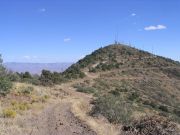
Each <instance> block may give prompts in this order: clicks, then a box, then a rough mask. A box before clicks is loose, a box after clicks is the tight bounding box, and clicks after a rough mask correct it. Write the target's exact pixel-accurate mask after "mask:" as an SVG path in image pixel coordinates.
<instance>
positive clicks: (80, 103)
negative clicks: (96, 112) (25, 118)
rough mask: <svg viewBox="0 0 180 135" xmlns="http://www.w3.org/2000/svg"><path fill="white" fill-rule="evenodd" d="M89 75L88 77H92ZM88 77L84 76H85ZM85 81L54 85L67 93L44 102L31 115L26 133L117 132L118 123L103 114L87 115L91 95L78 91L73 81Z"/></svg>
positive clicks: (105, 134)
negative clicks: (106, 118)
mask: <svg viewBox="0 0 180 135" xmlns="http://www.w3.org/2000/svg"><path fill="white" fill-rule="evenodd" d="M94 78H95V77H94V76H92V75H91V76H90V77H89V79H94ZM86 79H87V78H86ZM82 81H84V80H83V79H82V80H81V79H79V80H76V81H73V82H69V83H65V84H62V85H58V86H55V88H56V90H57V91H60V92H61V93H63V92H64V93H66V94H65V95H66V96H64V97H63V98H59V99H56V100H55V103H52V104H51V105H49V106H47V107H46V108H45V109H44V110H43V112H42V113H41V114H39V115H38V116H37V117H34V118H33V119H31V122H30V123H31V124H30V125H31V126H30V127H31V128H32V127H33V128H32V129H30V132H29V134H28V135H117V134H118V130H117V127H115V126H114V125H112V124H110V123H109V122H107V120H105V119H103V118H94V117H91V116H89V115H88V113H89V111H90V110H91V108H92V105H91V104H90V102H91V100H92V98H93V97H92V96H91V95H88V94H85V93H80V92H77V91H76V90H75V89H74V88H73V87H72V85H73V84H75V83H79V82H82Z"/></svg>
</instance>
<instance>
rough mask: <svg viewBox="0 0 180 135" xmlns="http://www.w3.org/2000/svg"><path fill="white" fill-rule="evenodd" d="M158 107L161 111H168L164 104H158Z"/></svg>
mask: <svg viewBox="0 0 180 135" xmlns="http://www.w3.org/2000/svg"><path fill="white" fill-rule="evenodd" d="M159 109H160V110H161V111H163V112H169V110H168V108H167V106H164V105H160V106H159Z"/></svg>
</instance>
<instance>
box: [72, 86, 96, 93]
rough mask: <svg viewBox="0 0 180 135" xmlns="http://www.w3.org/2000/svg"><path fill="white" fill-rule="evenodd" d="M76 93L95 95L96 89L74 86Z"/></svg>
mask: <svg viewBox="0 0 180 135" xmlns="http://www.w3.org/2000/svg"><path fill="white" fill-rule="evenodd" d="M74 87H75V88H76V90H77V91H78V92H84V93H95V92H96V89H95V88H93V87H85V86H80V85H76V86H74Z"/></svg>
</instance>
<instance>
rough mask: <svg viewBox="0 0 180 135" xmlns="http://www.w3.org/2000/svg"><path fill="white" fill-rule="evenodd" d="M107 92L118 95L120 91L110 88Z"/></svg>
mask: <svg viewBox="0 0 180 135" xmlns="http://www.w3.org/2000/svg"><path fill="white" fill-rule="evenodd" d="M109 93H111V94H113V95H114V96H119V95H120V93H119V91H118V90H116V89H115V90H111V91H110V92H109Z"/></svg>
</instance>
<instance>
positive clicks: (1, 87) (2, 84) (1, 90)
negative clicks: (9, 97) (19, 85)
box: [0, 76, 12, 96]
mask: <svg viewBox="0 0 180 135" xmlns="http://www.w3.org/2000/svg"><path fill="white" fill-rule="evenodd" d="M11 87H12V83H11V81H10V80H9V79H8V78H7V77H2V76H0V94H1V95H4V96H5V95H6V94H8V93H9V92H10V89H11Z"/></svg>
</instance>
